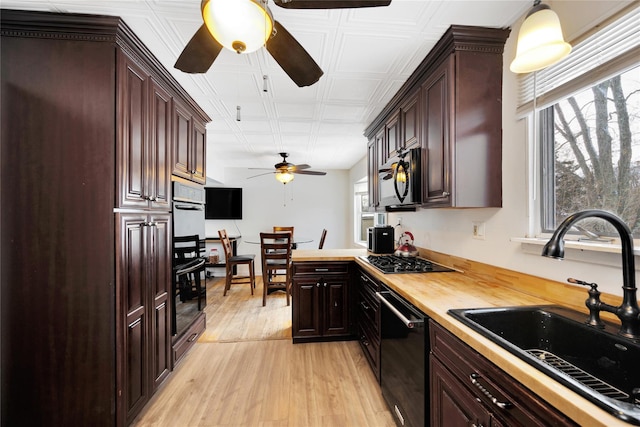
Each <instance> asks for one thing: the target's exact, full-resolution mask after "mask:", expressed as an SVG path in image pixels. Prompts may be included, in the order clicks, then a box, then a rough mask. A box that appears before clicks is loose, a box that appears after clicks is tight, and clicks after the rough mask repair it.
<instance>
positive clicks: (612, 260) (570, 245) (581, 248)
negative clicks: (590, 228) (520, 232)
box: [510, 237, 640, 267]
mask: <svg viewBox="0 0 640 427" xmlns="http://www.w3.org/2000/svg"><path fill="white" fill-rule="evenodd" d="M510 240H511V241H512V242H519V243H520V246H521V248H522V251H523V252H525V253H528V254H535V255H540V253H541V252H542V246H544V245H545V244H546V243H547V242H548V241H549V239H548V238H544V237H512V238H511V239H510ZM564 247H565V259H568V260H572V261H581V262H589V263H594V264H601V265H607V266H613V267H620V265H621V262H622V259H621V257H620V254H621V252H622V246H621V245H620V244H619V243H607V242H602V243H601V242H585V241H577V240H566V239H565V241H564ZM634 248H635V249H634V251H633V254H634V255H635V258H636V264H638V261H639V259H638V257H640V249H638V248H637V247H634Z"/></svg>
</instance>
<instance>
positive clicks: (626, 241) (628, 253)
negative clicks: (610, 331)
mask: <svg viewBox="0 0 640 427" xmlns="http://www.w3.org/2000/svg"><path fill="white" fill-rule="evenodd" d="M588 217H596V218H601V219H604V220H606V221H607V222H609V223H610V224H611V225H613V226H614V227H615V229H616V230H617V231H618V234H619V235H620V240H621V242H622V280H623V284H622V291H623V297H622V304H621V305H620V306H619V307H615V306H612V305H609V304H605V303H603V302H601V301H600V298H599V294H600V293H599V292H597V293H596V292H593V291H596V290H597V289H596V287H594V285H595V284H591V283H585V282H581V281H579V280H575V279H569V282H571V283H578V284H584V285H588V286H591V289H592V292H590V293H589V298H588V299H587V301H586V306H587V308H589V311H590V315H589V320H590V322H593V320H594V319H598V316H597V314H598V313H599V312H600V311H606V312H609V313H613V314H615V315H616V316H618V318H619V319H620V323H621V325H620V331H619V332H618V334H620V335H622V336H624V337H627V338H631V339H640V308H639V307H638V300H637V299H636V276H635V260H634V254H633V235H632V234H631V230H630V229H629V226H628V225H627V224H625V223H624V222H623V221H622V220H621V219H620V218H618V217H617V216H616V215H614V214H612V213H610V212H606V211H602V210H597V209H588V210H584V211H580V212H576V213H574V214H572V215H569V217H567V218H566V219H565V220H564V221H562V223H561V224H560V225H559V226H558V228H557V229H556V231H555V232H554V233H553V236H551V239H550V240H549V241H548V242H547V244H546V245H544V249H543V250H542V256H546V257H551V258H558V259H562V258H564V240H563V239H562V238H563V237H564V235H565V234H566V233H567V231H569V229H570V228H571V226H572V225H573V223H575V222H577V221H580V220H581V219H584V218H588ZM598 321H599V319H598ZM593 323H596V322H593ZM590 324H591V323H590ZM595 326H599V325H595Z"/></svg>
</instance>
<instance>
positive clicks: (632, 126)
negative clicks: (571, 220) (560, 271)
mask: <svg viewBox="0 0 640 427" xmlns="http://www.w3.org/2000/svg"><path fill="white" fill-rule="evenodd" d="M547 113H552V114H553V121H552V122H551V121H547V122H545V120H542V126H544V123H549V125H550V124H551V123H553V132H551V130H550V129H548V128H547V129H544V128H542V129H541V135H542V145H543V150H544V148H545V147H546V149H547V150H549V151H548V153H549V154H550V153H553V160H552V162H553V165H552V167H549V166H551V165H549V164H547V165H543V167H544V166H546V168H545V169H546V171H547V173H546V174H544V173H543V179H545V180H546V182H545V183H543V186H542V188H543V189H548V193H550V194H545V195H544V196H543V201H544V202H543V210H546V212H543V215H542V217H543V218H547V221H546V223H545V224H543V230H544V231H551V230H553V229H554V228H555V226H556V225H557V224H559V223H560V222H561V221H562V220H563V219H564V218H566V217H567V216H568V215H570V214H572V213H574V212H576V211H579V210H583V209H604V210H607V211H609V212H613V213H615V214H616V215H618V216H620V217H621V218H622V219H623V220H624V221H625V222H626V223H627V224H628V225H629V227H630V228H631V230H632V231H633V233H634V237H636V238H639V237H640V66H638V67H635V68H633V69H631V70H629V71H626V72H624V73H622V74H620V75H617V76H615V77H613V78H611V79H609V80H606V81H604V82H601V83H599V84H597V85H595V86H593V87H591V88H588V89H586V90H584V91H582V92H580V93H578V94H575V95H573V96H570V97H568V98H566V99H564V100H562V101H560V102H558V103H557V104H555V105H554V106H552V107H549V109H548V110H547ZM545 136H546V137H545ZM551 150H552V151H551ZM543 158H546V159H549V163H551V156H550V155H547V156H545V155H544V151H543ZM551 180H553V181H551ZM554 207H555V212H553V210H554ZM581 225H582V226H583V227H585V228H586V229H587V230H589V231H592V232H594V233H596V234H599V235H611V236H614V235H616V233H615V231H614V230H613V228H611V227H610V226H609V225H608V223H605V222H604V221H599V220H597V219H594V220H592V221H591V222H588V221H586V220H585V221H584V224H581Z"/></svg>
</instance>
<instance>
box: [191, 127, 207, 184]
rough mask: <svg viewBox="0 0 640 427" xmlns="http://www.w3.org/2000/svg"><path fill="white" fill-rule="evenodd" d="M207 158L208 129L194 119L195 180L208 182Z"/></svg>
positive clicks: (193, 176) (193, 167) (193, 173)
mask: <svg viewBox="0 0 640 427" xmlns="http://www.w3.org/2000/svg"><path fill="white" fill-rule="evenodd" d="M206 159H207V130H206V128H205V126H204V125H203V124H201V123H199V122H198V121H197V120H195V119H194V120H193V147H192V151H191V162H192V163H191V167H192V169H191V174H192V178H193V180H194V181H196V182H199V183H201V184H206V182H207V174H206V170H205V162H206Z"/></svg>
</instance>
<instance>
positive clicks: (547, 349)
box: [449, 306, 640, 425]
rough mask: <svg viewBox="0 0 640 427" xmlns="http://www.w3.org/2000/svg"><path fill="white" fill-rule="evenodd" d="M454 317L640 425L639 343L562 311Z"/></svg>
mask: <svg viewBox="0 0 640 427" xmlns="http://www.w3.org/2000/svg"><path fill="white" fill-rule="evenodd" d="M449 314H450V315H451V316H453V317H455V318H457V319H458V320H460V321H461V322H463V323H464V324H466V325H467V326H469V327H471V328H472V329H474V330H475V331H477V332H479V333H480V334H482V335H483V336H485V337H487V338H489V339H490V340H492V341H493V342H495V343H496V344H498V345H500V346H501V347H503V348H504V349H506V350H508V351H510V352H511V353H513V354H515V355H516V356H518V357H519V358H521V359H522V360H524V361H526V362H527V363H529V364H531V365H532V366H534V367H535V368H537V369H539V370H540V371H542V372H544V373H545V374H547V375H549V376H550V377H552V378H553V379H555V380H557V381H559V382H561V383H562V384H564V385H565V386H567V387H569V388H570V389H572V390H574V391H575V392H576V393H578V394H580V395H582V396H584V397H585V398H587V399H588V400H590V401H591V402H593V403H595V404H596V405H598V406H600V407H601V408H603V409H605V410H606V411H607V412H609V413H611V414H613V415H615V416H616V417H618V418H620V419H622V420H624V421H626V422H628V423H631V424H634V425H640V342H638V341H637V340H635V341H634V340H631V339H628V338H624V337H621V336H619V335H617V331H618V329H619V326H616V325H613V324H607V325H605V328H604V329H597V328H594V327H592V326H588V325H586V324H585V323H584V321H585V319H586V317H587V316H586V314H582V313H579V312H576V311H573V310H570V309H567V308H564V307H559V306H533V307H530V306H529V307H501V308H473V309H457V310H449Z"/></svg>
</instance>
